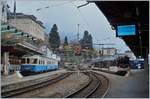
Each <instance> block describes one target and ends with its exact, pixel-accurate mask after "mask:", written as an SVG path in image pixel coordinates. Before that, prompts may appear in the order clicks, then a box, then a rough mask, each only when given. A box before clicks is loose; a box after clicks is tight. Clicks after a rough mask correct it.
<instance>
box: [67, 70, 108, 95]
mask: <svg viewBox="0 0 150 99" xmlns="http://www.w3.org/2000/svg"><path fill="white" fill-rule="evenodd" d="M86 75H88V76H89V77H90V81H89V83H88V84H87V85H85V86H83V87H82V88H80V89H79V90H77V91H75V92H73V93H71V94H69V95H67V96H66V97H65V98H103V97H104V96H105V95H106V93H107V91H108V89H109V80H108V78H106V77H105V76H104V75H101V74H98V73H95V72H89V74H88V73H86Z"/></svg>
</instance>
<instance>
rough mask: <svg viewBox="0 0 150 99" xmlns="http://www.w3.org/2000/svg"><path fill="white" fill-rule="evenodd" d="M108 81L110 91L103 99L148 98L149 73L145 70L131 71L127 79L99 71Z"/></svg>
mask: <svg viewBox="0 0 150 99" xmlns="http://www.w3.org/2000/svg"><path fill="white" fill-rule="evenodd" d="M95 72H98V73H100V74H104V75H105V76H106V77H108V78H109V80H110V89H109V91H108V93H107V94H106V96H105V98H148V97H149V72H148V71H145V70H131V73H130V75H129V76H128V77H125V76H118V75H114V74H110V73H105V72H101V71H95Z"/></svg>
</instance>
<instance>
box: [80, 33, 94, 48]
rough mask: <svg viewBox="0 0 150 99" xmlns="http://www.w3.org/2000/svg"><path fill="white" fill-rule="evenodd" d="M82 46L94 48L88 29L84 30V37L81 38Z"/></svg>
mask: <svg viewBox="0 0 150 99" xmlns="http://www.w3.org/2000/svg"><path fill="white" fill-rule="evenodd" d="M80 44H81V47H82V48H83V49H92V48H93V41H92V36H91V34H89V32H88V31H87V30H86V31H84V36H83V39H81V40H80Z"/></svg>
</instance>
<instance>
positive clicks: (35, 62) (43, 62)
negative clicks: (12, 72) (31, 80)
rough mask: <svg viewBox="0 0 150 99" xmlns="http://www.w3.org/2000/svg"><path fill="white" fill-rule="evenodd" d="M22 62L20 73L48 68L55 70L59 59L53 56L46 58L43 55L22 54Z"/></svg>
mask: <svg viewBox="0 0 150 99" xmlns="http://www.w3.org/2000/svg"><path fill="white" fill-rule="evenodd" d="M22 62H23V63H24V64H22V65H21V69H20V71H21V73H39V72H46V71H50V70H57V69H58V67H59V61H58V60H57V59H55V58H48V57H45V56H39V55H34V56H24V57H23V58H22Z"/></svg>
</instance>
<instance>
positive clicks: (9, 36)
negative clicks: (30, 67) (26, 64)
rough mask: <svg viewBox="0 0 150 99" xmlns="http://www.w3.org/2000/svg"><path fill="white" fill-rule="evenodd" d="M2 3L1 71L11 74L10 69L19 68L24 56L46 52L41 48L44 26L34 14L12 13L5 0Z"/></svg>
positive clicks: (43, 40)
mask: <svg viewBox="0 0 150 99" xmlns="http://www.w3.org/2000/svg"><path fill="white" fill-rule="evenodd" d="M1 5H2V6H1V7H2V17H1V72H2V74H4V75H9V71H11V70H15V71H16V70H19V68H20V65H21V64H22V60H21V58H22V56H24V55H26V54H28V55H35V54H36V55H44V54H45V52H44V51H40V50H39V48H40V47H41V46H42V45H43V44H45V43H44V42H45V39H44V26H43V24H42V22H41V21H38V20H37V19H36V17H35V16H33V15H25V14H23V13H10V11H9V6H8V5H7V2H6V1H5V0H2V1H1Z"/></svg>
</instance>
